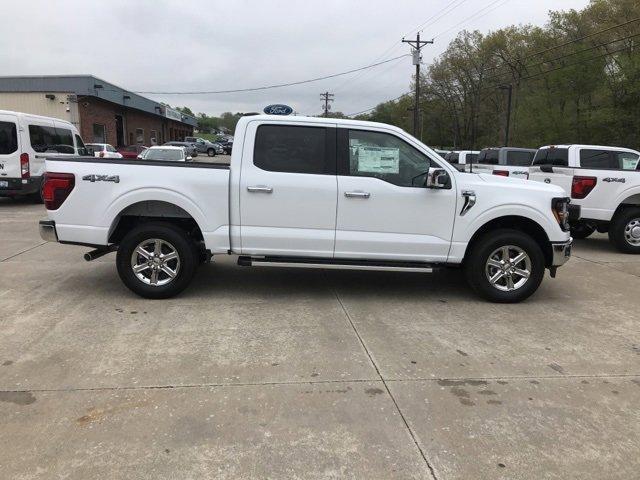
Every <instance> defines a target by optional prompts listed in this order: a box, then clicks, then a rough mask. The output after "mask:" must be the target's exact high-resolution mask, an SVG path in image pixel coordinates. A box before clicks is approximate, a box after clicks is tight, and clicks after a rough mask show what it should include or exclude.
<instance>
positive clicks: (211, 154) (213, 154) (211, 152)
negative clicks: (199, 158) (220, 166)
mask: <svg viewBox="0 0 640 480" xmlns="http://www.w3.org/2000/svg"><path fill="white" fill-rule="evenodd" d="M207 155H209V156H210V157H215V156H216V151H215V150H214V149H213V148H209V149H208V150H207Z"/></svg>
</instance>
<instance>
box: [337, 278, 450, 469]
mask: <svg viewBox="0 0 640 480" xmlns="http://www.w3.org/2000/svg"><path fill="white" fill-rule="evenodd" d="M327 280H328V281H330V279H328V278H327ZM331 291H333V294H334V295H335V297H336V300H337V301H338V303H339V304H340V307H341V308H342V311H343V312H344V315H345V317H346V318H347V320H348V321H349V324H350V325H351V328H352V329H353V332H354V333H355V335H356V337H357V338H358V341H359V342H360V345H362V348H363V349H364V351H365V353H366V355H367V357H369V361H370V362H371V365H372V366H373V368H374V369H375V371H376V373H377V374H378V377H380V381H381V382H382V384H383V385H384V388H385V390H386V391H387V394H388V395H389V397H390V398H391V401H392V402H393V404H394V406H395V408H396V410H397V411H398V414H399V415H400V418H401V419H402V421H403V423H404V426H405V427H406V429H407V431H408V432H409V435H410V436H411V439H412V440H413V443H414V445H415V446H416V448H417V449H418V452H420V456H421V457H422V460H424V463H425V464H426V466H427V468H428V469H429V473H430V474H431V477H432V478H433V479H434V480H438V476H437V475H436V472H435V470H434V469H433V465H431V462H429V460H428V459H427V455H426V454H425V452H424V450H423V449H422V447H421V446H420V443H419V442H418V438H417V437H416V434H415V433H414V431H413V430H412V429H411V426H410V425H409V422H408V421H407V418H406V417H405V415H404V413H403V412H402V409H401V408H400V405H398V402H397V400H396V398H395V397H394V396H393V394H392V393H391V390H390V389H389V385H387V382H386V381H385V379H384V377H383V376H382V374H381V373H380V369H379V368H378V365H377V364H376V362H375V360H374V359H373V356H372V355H371V352H369V349H368V348H367V345H366V344H365V343H364V340H363V339H362V336H360V332H358V329H357V327H356V325H355V323H353V319H352V318H351V315H350V314H349V312H348V311H347V308H346V307H345V305H344V303H342V299H341V298H340V295H338V291H337V290H336V289H335V288H333V287H331Z"/></svg>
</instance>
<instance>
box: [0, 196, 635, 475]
mask: <svg viewBox="0 0 640 480" xmlns="http://www.w3.org/2000/svg"><path fill="white" fill-rule="evenodd" d="M43 214H44V210H43V207H42V206H40V205H33V204H31V203H29V202H26V201H15V202H12V201H8V200H4V199H0V312H2V313H1V314H0V472H2V474H1V475H0V478H10V479H49V478H69V479H86V478H105V479H116V478H117V479H120V478H127V479H131V478H142V479H147V478H148V479H174V478H181V479H182V478H184V479H203V478H212V479H213V478H274V479H283V478H301V479H302V478H304V479H308V478H312V479H315V478H318V479H325V478H367V479H378V478H380V479H386V478H394V479H395V478H399V479H404V478H411V479H413V478H421V479H433V478H436V479H438V480H444V479H469V478H492V479H493V478H505V479H507V478H509V479H513V478H518V479H520V478H522V479H527V478H531V479H539V478H558V479H568V478H576V479H589V478H593V479H601V478H620V479H629V478H634V477H635V476H637V472H638V471H639V468H640V456H639V455H638V454H637V452H638V451H640V412H639V410H638V409H637V405H638V404H640V315H638V311H639V310H640V309H639V307H640V298H639V297H638V294H637V292H638V289H639V287H640V278H639V277H640V256H637V257H636V256H628V255H623V254H619V253H617V252H616V251H615V250H613V248H612V247H611V246H610V245H609V244H608V242H607V240H606V238H605V236H602V235H596V236H594V238H592V239H587V240H584V241H580V242H578V243H577V245H576V248H575V256H574V258H573V259H572V260H571V262H569V264H568V265H567V266H566V267H564V268H562V269H560V270H559V272H558V278H557V279H555V280H552V279H550V278H548V276H547V278H546V279H545V281H544V283H543V285H542V287H541V288H540V290H539V291H538V293H537V294H536V295H535V296H534V297H532V298H531V299H530V300H529V301H527V302H525V303H523V304H520V305H507V306H505V305H494V304H489V303H485V302H483V301H481V300H478V299H477V298H476V297H474V296H473V294H472V293H471V291H470V290H469V289H468V288H467V287H466V285H465V284H464V281H463V278H462V275H460V273H459V272H457V271H446V272H442V273H437V274H434V275H431V276H423V275H421V274H395V273H375V272H336V271H331V272H323V271H307V270H294V269H264V270H262V269H247V268H242V267H238V266H236V265H235V264H234V262H233V259H231V258H224V259H221V260H220V261H219V262H217V263H216V264H214V265H208V266H205V267H203V268H201V269H200V271H199V272H198V274H197V277H196V279H195V281H194V284H193V285H192V287H190V288H189V289H188V290H187V291H185V292H184V293H183V294H182V295H181V296H179V297H177V298H174V299H170V300H164V301H149V300H143V299H141V298H138V297H136V296H134V295H133V294H132V293H130V292H129V291H128V290H127V289H126V288H125V287H124V286H122V285H121V283H120V281H119V279H118V276H117V273H116V270H115V265H114V262H113V259H114V256H113V255H108V256H106V257H103V258H101V259H99V260H98V261H94V262H91V263H87V262H84V261H83V260H82V257H81V254H82V253H83V252H84V251H85V250H86V249H83V248H82V247H73V246H63V245H57V244H43V242H42V241H41V240H40V238H39V237H38V233H37V220H38V219H39V218H41V217H42V216H43Z"/></svg>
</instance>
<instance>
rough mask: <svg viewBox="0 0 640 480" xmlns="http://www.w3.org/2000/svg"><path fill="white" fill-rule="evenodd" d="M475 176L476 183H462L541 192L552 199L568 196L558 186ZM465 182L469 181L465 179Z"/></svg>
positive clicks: (515, 179)
mask: <svg viewBox="0 0 640 480" xmlns="http://www.w3.org/2000/svg"><path fill="white" fill-rule="evenodd" d="M474 176H475V177H476V181H475V182H473V181H471V182H462V183H469V184H470V185H469V186H470V187H471V184H472V183H475V184H476V185H483V186H495V188H509V189H516V190H522V191H527V192H540V193H541V194H547V195H550V196H551V197H566V196H567V193H566V192H565V191H564V189H563V188H562V187H559V186H557V185H550V184H547V183H542V182H534V181H532V180H523V179H520V178H510V177H502V176H500V175H489V174H485V173H480V174H478V175H474ZM465 180H467V179H466V178H465Z"/></svg>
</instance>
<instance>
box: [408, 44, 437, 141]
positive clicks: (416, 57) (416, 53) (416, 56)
mask: <svg viewBox="0 0 640 480" xmlns="http://www.w3.org/2000/svg"><path fill="white" fill-rule="evenodd" d="M402 43H408V44H409V45H411V46H412V47H413V64H414V65H415V66H416V98H415V100H414V105H413V136H414V137H417V136H418V123H419V119H420V116H419V115H420V62H421V61H422V54H421V53H420V50H421V49H422V47H424V46H425V45H428V44H433V40H420V32H418V34H417V35H416V39H415V40H405V39H404V38H403V39H402Z"/></svg>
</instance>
